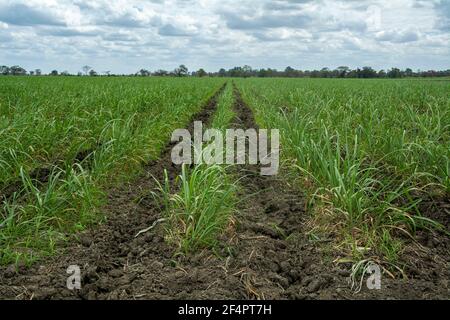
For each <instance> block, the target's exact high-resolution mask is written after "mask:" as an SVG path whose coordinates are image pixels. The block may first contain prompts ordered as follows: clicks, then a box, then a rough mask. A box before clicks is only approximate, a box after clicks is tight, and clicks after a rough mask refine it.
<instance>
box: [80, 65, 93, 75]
mask: <svg viewBox="0 0 450 320" xmlns="http://www.w3.org/2000/svg"><path fill="white" fill-rule="evenodd" d="M81 69H82V70H83V72H84V74H85V75H88V73H89V70H91V69H92V67H90V66H83V68H81Z"/></svg>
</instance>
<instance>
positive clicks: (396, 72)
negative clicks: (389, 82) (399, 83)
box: [387, 68, 402, 78]
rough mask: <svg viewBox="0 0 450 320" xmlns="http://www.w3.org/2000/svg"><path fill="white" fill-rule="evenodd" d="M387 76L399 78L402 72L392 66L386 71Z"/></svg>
mask: <svg viewBox="0 0 450 320" xmlns="http://www.w3.org/2000/svg"><path fill="white" fill-rule="evenodd" d="M387 76H388V77H389V78H401V77H402V73H401V71H400V69H399V68H392V69H391V70H389V71H388V73H387Z"/></svg>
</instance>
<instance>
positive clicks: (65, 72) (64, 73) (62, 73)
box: [61, 70, 70, 76]
mask: <svg viewBox="0 0 450 320" xmlns="http://www.w3.org/2000/svg"><path fill="white" fill-rule="evenodd" d="M61 75H62V76H70V72H69V71H67V70H64V71H63V72H61Z"/></svg>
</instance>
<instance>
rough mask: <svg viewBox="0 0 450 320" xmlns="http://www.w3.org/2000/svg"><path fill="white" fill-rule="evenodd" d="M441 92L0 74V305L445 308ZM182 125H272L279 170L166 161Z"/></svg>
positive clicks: (447, 95) (431, 87)
mask: <svg viewBox="0 0 450 320" xmlns="http://www.w3.org/2000/svg"><path fill="white" fill-rule="evenodd" d="M448 85H449V82H447V81H433V80H417V79H411V80H386V79H384V80H356V79H353V80H351V79H276V78H272V79H258V78H248V79H230V78H140V77H134V78H131V77H130V78H125V77H120V78H119V77H118V78H115V77H113V78H109V77H108V78H106V77H98V78H94V77H33V78H32V77H3V78H0V138H1V139H0V200H1V202H2V203H1V207H0V264H1V265H3V266H0V279H1V280H2V282H3V283H5V285H4V286H2V285H1V284H0V298H1V297H19V298H30V297H37V298H56V299H57V298H75V299H78V298H83V299H91V298H92V299H96V298H99V299H118V298H120V299H137V298H142V299H173V298H178V299H191V298H194V299H211V298H217V299H242V298H247V299H249V298H250V299H267V298H268V299H304V298H312V299H321V298H323V299H336V298H341V299H349V298H350V299H351V298H352V297H355V296H353V294H354V293H355V291H357V292H359V291H361V292H360V295H359V296H356V298H368V299H372V298H380V297H381V298H386V297H387V298H400V299H402V298H407V297H410V298H424V297H434V298H445V297H448V294H449V292H450V291H449V287H448V279H449V277H450V274H449V272H450V268H449V263H450V233H449V232H450V229H449V228H450V223H449V216H450V212H449V209H450V201H449V198H450V197H449V195H450V177H449V174H450V160H449V159H450V148H449V146H450V91H449V90H448ZM194 120H197V121H202V122H203V124H204V127H205V128H217V129H219V130H220V131H221V132H225V130H226V129H227V128H235V129H236V128H239V129H253V128H255V129H257V128H265V129H279V130H280V138H281V146H280V148H281V159H280V161H281V163H280V166H281V170H280V172H279V174H278V175H277V176H261V175H260V169H261V164H260V163H259V164H257V165H253V164H246V165H223V164H216V165H206V164H198V165H190V166H189V165H182V166H177V165H174V164H173V163H172V161H171V148H172V147H173V144H170V143H169V142H170V138H171V134H172V132H173V131H174V130H175V129H178V128H186V129H187V130H188V131H189V132H190V133H191V134H192V133H193V127H194V124H193V121H194ZM24 263H25V265H24ZM373 263H376V264H377V265H378V266H379V267H380V268H381V270H382V272H383V275H384V276H383V283H384V284H386V283H387V284H388V285H387V289H386V291H382V292H376V291H368V290H364V288H361V287H359V288H358V283H359V282H360V279H362V277H364V276H365V275H366V273H367V270H368V268H369V266H371V264H373ZM73 264H77V265H80V266H84V268H86V270H85V272H86V276H85V277H84V278H83V279H84V280H83V281H84V287H83V289H82V290H80V291H79V292H71V291H68V290H67V288H66V287H65V285H66V280H65V279H66V277H67V274H66V268H67V267H68V266H69V265H73ZM42 270H44V271H42ZM32 274H39V276H38V277H36V278H35V279H34V281H35V282H33V281H31V282H30V279H29V275H32ZM349 279H350V280H351V282H352V284H353V285H352V286H349V285H348V280H349ZM405 279H409V282H405ZM361 283H362V282H361ZM55 286H56V287H55ZM23 288H26V290H25V291H24V289H23Z"/></svg>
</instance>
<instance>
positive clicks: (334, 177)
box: [239, 79, 450, 264]
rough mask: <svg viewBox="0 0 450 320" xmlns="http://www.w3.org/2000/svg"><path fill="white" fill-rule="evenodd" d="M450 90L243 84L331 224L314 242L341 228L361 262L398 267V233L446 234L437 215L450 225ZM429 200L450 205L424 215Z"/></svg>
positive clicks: (440, 85) (318, 214) (405, 83)
mask: <svg viewBox="0 0 450 320" xmlns="http://www.w3.org/2000/svg"><path fill="white" fill-rule="evenodd" d="M448 85H449V83H448V82H445V81H442V82H437V81H427V80H425V81H417V80H400V81H385V80H384V81H383V80H375V81H358V80H346V81H327V80H282V79H279V80H249V81H240V82H239V86H240V88H242V91H243V93H244V97H245V98H246V100H247V102H248V103H249V104H250V105H251V106H253V110H254V112H255V114H256V116H257V119H258V121H259V122H260V123H261V124H262V126H263V127H267V128H280V129H281V130H282V132H283V134H282V136H281V138H282V140H283V143H282V144H283V156H284V158H285V160H287V161H288V166H289V167H290V169H292V173H293V174H294V178H295V179H297V180H299V181H298V182H299V183H300V185H302V186H303V187H304V188H305V191H306V192H307V193H308V194H309V198H310V201H311V202H312V203H313V204H314V209H313V210H314V213H313V214H314V215H315V218H317V219H319V220H320V219H322V220H323V219H325V220H327V221H325V224H326V225H324V224H322V225H321V224H320V223H318V224H317V228H316V229H314V230H312V231H311V232H312V233H311V236H313V237H319V238H320V237H321V236H326V235H321V234H320V233H321V232H323V231H328V232H330V231H331V230H330V229H334V228H335V227H338V229H339V231H338V232H339V233H341V237H340V238H341V239H340V240H342V241H343V243H344V248H345V250H348V251H349V252H348V253H349V254H350V255H353V256H354V257H355V259H357V260H359V259H362V258H364V257H367V256H381V257H383V258H385V259H387V261H389V262H392V263H393V264H395V263H397V262H398V261H397V260H398V256H399V254H400V252H401V250H402V249H403V246H402V243H401V242H400V241H399V240H398V238H396V237H394V236H393V235H394V234H399V233H404V234H407V235H411V234H412V233H414V232H415V231H416V230H417V229H424V228H425V229H428V228H438V229H439V228H442V226H439V225H437V224H436V223H435V222H436V221H434V220H433V218H434V217H435V216H436V215H437V216H439V217H440V220H441V221H440V222H441V223H444V224H445V223H447V224H448V214H449V213H448V196H449V193H450V160H449V159H450V147H449V146H450V91H449V90H448ZM429 197H434V198H435V199H439V200H436V201H437V202H438V203H439V202H445V203H446V204H447V206H444V204H443V203H442V205H443V207H438V208H436V209H434V210H426V209H425V207H423V206H422V207H421V204H422V203H423V202H427V201H429ZM433 211H434V212H433ZM444 211H445V212H444ZM324 215H325V216H327V217H323V216H324ZM323 227H325V228H326V227H328V229H329V230H323ZM445 227H448V226H445ZM445 227H444V228H443V230H446V228H445ZM447 232H448V230H447ZM325 233H326V232H325Z"/></svg>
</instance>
